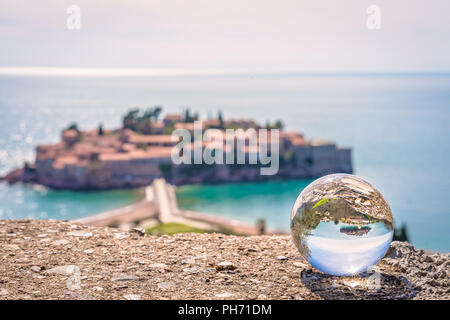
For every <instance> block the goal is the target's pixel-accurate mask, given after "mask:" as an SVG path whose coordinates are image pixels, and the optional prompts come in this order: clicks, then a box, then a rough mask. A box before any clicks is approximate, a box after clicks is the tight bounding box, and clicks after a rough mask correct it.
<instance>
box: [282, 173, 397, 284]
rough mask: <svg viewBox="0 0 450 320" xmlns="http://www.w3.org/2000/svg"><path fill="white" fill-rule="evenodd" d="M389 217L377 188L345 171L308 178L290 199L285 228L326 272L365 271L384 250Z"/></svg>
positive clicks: (390, 233) (389, 237) (388, 236)
mask: <svg viewBox="0 0 450 320" xmlns="http://www.w3.org/2000/svg"><path fill="white" fill-rule="evenodd" d="M393 225H394V224H393V218H392V213H391V209H390V208H389V205H388V203H387V202H386V200H385V199H384V198H383V196H382V195H381V193H380V192H379V191H378V190H377V189H375V188H374V187H373V186H372V185H371V184H370V183H368V182H367V181H365V180H363V179H361V178H359V177H357V176H354V175H350V174H331V175H327V176H324V177H322V178H320V179H317V180H316V181H314V182H312V183H311V184H310V185H309V186H308V187H306V188H305V189H304V190H303V191H302V193H300V195H299V196H298V198H297V200H296V201H295V204H294V207H293V208H292V213H291V234H292V237H293V239H294V242H295V245H296V246H297V248H298V250H299V251H300V253H301V254H302V256H303V257H304V258H305V259H307V260H308V261H309V263H311V265H312V266H313V267H315V268H316V269H319V270H320V271H323V272H325V273H328V274H332V275H338V276H349V275H354V274H357V273H360V272H364V271H367V270H368V269H369V268H370V267H371V266H373V265H374V264H376V263H377V262H378V261H379V260H380V259H381V258H382V257H383V256H384V254H385V253H386V251H387V249H388V248H389V244H390V243H391V241H392V236H393V233H394V232H393V231H394V228H393Z"/></svg>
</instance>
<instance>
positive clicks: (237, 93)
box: [0, 74, 450, 251]
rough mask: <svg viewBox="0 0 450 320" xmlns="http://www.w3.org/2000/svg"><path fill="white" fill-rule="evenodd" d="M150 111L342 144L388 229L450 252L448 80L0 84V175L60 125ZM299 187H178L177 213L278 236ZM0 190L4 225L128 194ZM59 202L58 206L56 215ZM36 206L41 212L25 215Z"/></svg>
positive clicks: (125, 199) (105, 204)
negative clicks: (251, 225)
mask: <svg viewBox="0 0 450 320" xmlns="http://www.w3.org/2000/svg"><path fill="white" fill-rule="evenodd" d="M155 104H161V105H163V106H164V107H165V111H170V112H177V111H180V110H182V108H183V107H185V106H191V107H193V108H194V109H195V110H198V111H200V113H201V115H203V116H204V117H206V115H207V114H208V111H210V112H212V113H213V114H216V112H217V110H219V109H221V110H222V111H223V113H224V115H225V117H253V118H255V119H256V120H258V121H260V122H262V123H265V121H266V120H267V119H276V118H281V119H282V120H284V122H285V123H286V125H287V128H288V129H291V130H298V131H301V132H303V133H304V134H305V135H306V137H307V138H326V139H331V140H335V141H337V142H338V143H339V144H341V145H346V146H351V147H353V151H354V152H353V161H354V169H355V173H356V174H357V175H360V176H361V177H363V178H365V179H366V180H368V181H370V182H371V183H373V184H374V185H375V186H376V187H377V188H378V189H379V190H380V191H381V192H382V193H383V195H384V196H385V198H386V199H387V201H388V202H389V204H390V206H391V208H392V212H393V215H394V219H395V221H396V224H397V225H399V224H401V223H402V222H406V223H407V226H408V228H409V234H410V237H411V239H412V242H413V244H415V245H416V246H418V247H421V248H425V249H434V250H442V251H450V233H449V232H448V230H449V229H450V215H449V210H448V206H447V205H446V199H448V198H449V197H450V179H449V178H450V166H449V159H450V143H449V139H450V125H449V123H450V76H449V75H436V74H434V75H433V74H428V75H375V76H374V75H361V76H348V75H345V76H296V75H291V76H239V77H237V76H222V77H220V76H196V77H154V78H114V79H102V78H87V79H84V78H40V77H36V78H29V77H11V78H5V77H0V111H1V114H2V117H0V174H4V173H5V172H7V170H9V169H11V168H14V167H17V166H19V165H21V164H22V163H23V161H24V160H32V159H33V156H34V147H35V146H36V145H38V144H40V143H48V142H56V141H58V140H59V134H60V130H61V129H62V128H63V127H64V126H66V125H67V124H68V123H70V122H72V121H77V122H78V123H79V125H80V126H81V128H94V127H96V126H97V125H98V123H99V122H100V121H102V122H103V124H104V125H105V127H115V126H118V125H119V124H120V120H121V116H122V114H123V113H124V112H125V111H126V110H127V109H129V108H131V107H136V106H141V107H146V106H151V105H155ZM305 185H306V182H305V181H297V182H280V183H274V184H268V185H265V184H261V185H238V186H205V187H200V188H198V187H186V189H184V188H181V189H180V191H179V192H180V197H181V198H182V200H180V201H181V202H182V205H183V206H184V207H189V208H193V209H201V211H205V212H211V213H215V212H216V213H217V214H221V215H227V216H233V217H237V218H240V219H243V220H247V221H250V222H254V221H255V219H257V218H260V217H264V218H266V220H267V222H268V224H269V226H273V227H279V228H284V229H286V230H287V229H288V221H289V214H290V210H291V207H292V204H293V203H294V200H295V198H296V196H297V194H298V193H299V192H300V191H301V189H302V188H303V187H304V186H305ZM0 191H1V200H0V201H1V202H0V210H1V211H0V212H1V213H2V215H3V216H7V217H10V218H18V217H24V216H30V215H31V216H33V217H36V218H40V217H41V216H42V217H44V216H46V217H54V218H61V219H64V218H76V217H79V216H81V215H85V214H90V213H93V212H96V211H103V210H105V209H109V208H112V207H114V206H122V205H126V204H128V203H130V202H131V201H133V199H134V198H133V195H132V192H131V191H120V192H119V193H105V194H101V195H100V194H97V193H91V194H87V195H86V197H81V196H80V195H81V194H80V193H76V192H74V193H72V192H67V193H64V194H63V195H64V196H62V198H60V199H61V200H59V201H57V200H54V199H55V198H52V197H41V196H40V191H36V190H34V189H29V188H28V187H24V186H14V187H9V186H4V185H2V186H1V189H0ZM130 192H131V195H130ZM57 194H58V195H59V193H57ZM183 194H184V195H183ZM205 195H208V196H205ZM56 198H58V197H56ZM33 203H34V204H33ZM61 203H64V204H65V205H66V206H67V207H68V208H69V209H67V211H64V210H63V211H61V209H60V205H61ZM30 206H31V208H30ZM36 206H37V207H39V208H42V210H41V209H36V210H33V208H34V207H36ZM62 212H66V214H65V215H63V214H62ZM43 213H44V214H43Z"/></svg>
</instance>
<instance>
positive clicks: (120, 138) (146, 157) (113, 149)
mask: <svg viewBox="0 0 450 320" xmlns="http://www.w3.org/2000/svg"><path fill="white" fill-rule="evenodd" d="M161 112H162V108H161V107H159V106H156V107H153V108H148V109H146V110H145V111H144V112H142V111H140V110H139V109H132V110H130V111H128V112H127V113H126V114H125V115H124V116H123V118H122V126H121V127H120V128H117V129H105V128H103V125H101V124H100V125H99V126H98V128H96V129H93V130H80V128H79V127H78V125H77V124H76V123H73V124H71V125H69V126H68V127H66V128H65V129H64V130H62V133H61V141H60V142H58V143H56V144H48V145H39V146H37V147H36V159H35V161H34V163H25V164H24V166H23V167H22V168H19V169H16V170H14V171H12V172H10V173H9V174H7V175H6V176H5V177H3V180H5V181H7V182H8V183H16V182H23V183H29V184H35V185H40V186H44V187H49V188H53V189H69V190H106V189H120V188H143V190H144V191H145V192H144V194H145V197H144V199H142V200H141V201H139V202H137V203H134V204H132V205H129V206H126V207H123V208H118V209H115V210H112V211H108V212H101V213H98V214H95V215H93V216H88V217H84V218H81V219H79V220H78V221H79V222H81V223H83V224H85V225H91V226H112V227H120V228H121V229H127V230H130V229H133V228H136V227H137V228H140V229H145V230H147V231H149V230H152V228H166V227H170V228H175V230H176V232H180V230H184V229H185V228H188V229H189V230H196V231H199V230H200V231H202V232H221V233H233V234H247V235H249V234H262V233H268V234H274V233H275V234H279V233H284V232H283V231H280V230H275V229H270V228H266V226H265V221H264V219H260V220H261V221H257V222H256V224H255V225H252V224H248V223H245V222H242V221H239V220H233V219H225V218H223V217H219V216H217V215H215V214H211V213H205V212H194V211H190V210H182V209H180V208H179V207H178V203H177V199H176V193H175V186H178V185H186V184H219V183H240V182H253V181H267V180H288V179H306V178H316V177H319V176H322V175H326V174H330V173H336V172H343V173H351V172H352V164H351V149H350V148H342V147H339V146H337V145H336V144H335V143H333V142H330V141H324V140H320V141H317V140H307V139H306V138H305V137H304V136H303V135H302V134H301V133H298V132H293V131H285V130H284V125H283V123H282V122H281V121H279V120H278V121H275V122H274V123H270V122H268V123H266V124H265V125H261V124H258V123H257V122H256V121H254V120H252V119H229V120H225V119H224V117H223V115H222V113H221V112H219V113H218V115H217V117H216V118H208V119H205V120H203V121H200V119H199V116H198V114H196V113H193V112H191V110H190V109H186V110H184V112H182V113H180V114H166V115H165V116H164V117H163V118H162V119H161V120H160V113H161ZM199 124H200V126H201V129H202V130H204V131H206V130H208V129H214V130H215V132H216V133H217V132H223V133H225V132H226V131H230V130H237V131H238V130H241V131H240V132H241V135H238V136H236V137H235V138H234V139H243V140H244V143H241V144H240V147H241V148H242V150H241V151H242V152H243V154H244V160H249V159H251V158H252V156H255V154H256V157H258V156H259V154H260V151H261V150H260V149H261V148H264V149H266V150H268V151H269V152H272V151H273V150H272V149H273V145H274V141H265V139H262V137H261V136H258V135H257V136H256V140H254V141H253V142H254V143H252V141H251V136H252V135H251V134H248V133H249V132H251V131H252V130H253V132H258V131H256V130H260V129H265V130H266V131H270V130H274V129H275V130H276V131H277V135H276V137H277V140H278V141H275V142H276V147H277V152H278V153H277V157H279V159H277V161H278V165H279V169H278V170H277V172H276V174H273V175H261V171H260V169H261V167H262V166H263V165H261V164H258V163H257V164H253V163H251V161H244V163H233V164H229V163H225V162H223V163H213V164H206V163H204V162H202V163H200V164H199V163H196V161H194V160H195V159H192V161H186V162H183V163H181V164H175V163H174V161H173V158H172V155H173V152H174V149H175V148H176V146H177V145H178V144H179V139H177V138H176V136H175V135H174V132H175V131H176V130H182V131H183V130H184V132H189V133H192V134H193V135H191V137H193V136H195V132H194V131H195V127H196V126H198V125H199ZM174 136H175V138H174ZM224 136H226V135H225V134H224ZM269 137H270V138H273V136H272V135H270V136H269ZM225 140H226V139H225ZM225 140H224V141H223V143H222V142H220V143H219V144H218V143H217V141H214V142H213V144H214V149H215V150H216V151H217V150H218V149H219V150H220V148H222V149H223V150H224V154H225V153H226V152H225V151H227V150H226V149H227V147H229V145H228V144H227V141H225ZM269 140H270V139H269ZM255 141H256V143H255ZM235 142H237V141H235ZM264 143H265V144H266V145H263V144H264ZM195 144H196V142H195V141H194V139H192V141H190V142H188V143H187V146H184V150H189V149H190V150H194V149H195ZM236 145H237V146H239V143H236ZM208 146H209V144H208V143H205V142H202V143H201V145H200V147H201V149H202V151H204V150H205V149H206V148H208ZM194 151H195V150H194ZM189 157H194V153H192V154H191V155H190V156H189ZM180 228H181V229H180ZM192 228H194V229H192ZM158 230H159V229H158ZM150 232H152V231H150Z"/></svg>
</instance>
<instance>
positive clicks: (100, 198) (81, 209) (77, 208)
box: [0, 183, 144, 219]
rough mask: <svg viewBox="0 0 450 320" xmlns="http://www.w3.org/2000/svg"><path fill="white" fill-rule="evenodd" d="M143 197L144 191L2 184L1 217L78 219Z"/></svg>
mask: <svg viewBox="0 0 450 320" xmlns="http://www.w3.org/2000/svg"><path fill="white" fill-rule="evenodd" d="M143 197H144V193H143V191H142V190H111V191H99V192H82V191H77V192H72V191H65V190H51V189H47V188H42V187H23V186H21V185H14V186H8V185H6V184H5V183H0V203H1V207H0V216H1V218H2V219H24V218H36V219H77V218H81V217H85V216H89V215H92V214H95V213H98V212H103V211H107V210H112V209H115V208H118V207H123V206H126V205H128V204H131V203H133V202H136V201H138V200H140V199H142V198H143Z"/></svg>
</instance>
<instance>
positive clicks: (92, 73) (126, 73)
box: [0, 66, 450, 77]
mask: <svg viewBox="0 0 450 320" xmlns="http://www.w3.org/2000/svg"><path fill="white" fill-rule="evenodd" d="M383 75H399V76H402V75H403V76H407V75H441V76H442V75H444V76H445V75H450V70H444V71H440V70H400V71H329V72H327V71H307V72H302V71H284V70H272V71H262V70H250V69H232V68H228V69H193V68H114V67H113V68H109V67H100V68H91V67H10V66H0V76H18V77H21V76H28V77H173V76H383Z"/></svg>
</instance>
